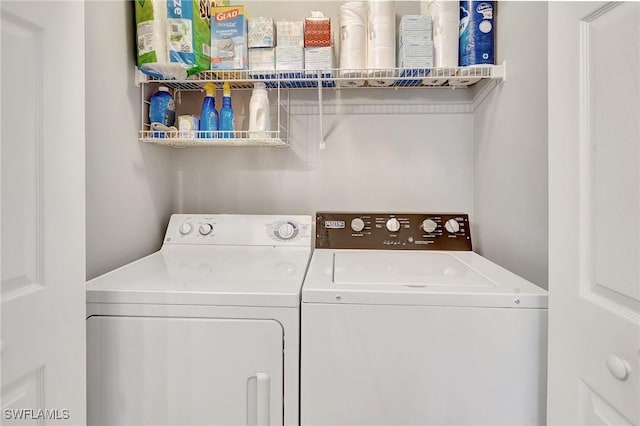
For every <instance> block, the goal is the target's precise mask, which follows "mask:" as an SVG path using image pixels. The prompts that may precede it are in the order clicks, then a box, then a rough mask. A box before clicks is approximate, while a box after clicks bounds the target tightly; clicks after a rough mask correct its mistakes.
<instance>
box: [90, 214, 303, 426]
mask: <svg viewBox="0 0 640 426" xmlns="http://www.w3.org/2000/svg"><path fill="white" fill-rule="evenodd" d="M311 229H312V226H311V217H309V216H258V215H182V214H180V215H173V216H172V217H171V219H170V222H169V225H168V228H167V232H166V236H165V238H164V243H163V246H162V248H161V249H160V250H159V251H158V252H156V253H154V254H151V255H149V256H147V257H145V258H143V259H140V260H138V261H136V262H133V263H131V264H129V265H126V266H123V267H122V268H119V269H117V270H115V271H113V272H110V273H107V274H105V275H103V276H100V277H98V278H95V279H93V280H91V281H90V282H89V283H88V285H87V317H88V318H87V344H88V347H87V371H88V379H87V381H88V423H89V424H90V425H154V426H157V425H205V424H206V425H247V424H254V425H267V424H273V425H276V424H286V425H296V424H298V418H299V416H298V397H299V391H298V386H299V350H300V349H299V316H300V310H299V307H300V288H301V286H302V281H303V278H304V275H305V272H306V270H307V266H308V262H309V257H310V254H311Z"/></svg>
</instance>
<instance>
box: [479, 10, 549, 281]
mask: <svg viewBox="0 0 640 426" xmlns="http://www.w3.org/2000/svg"><path fill="white" fill-rule="evenodd" d="M497 46H498V50H497V54H498V60H499V61H503V60H505V61H507V81H506V83H504V84H503V85H501V86H500V87H499V88H498V89H496V90H494V91H493V92H492V93H491V94H490V95H489V96H488V97H487V98H486V99H485V101H484V102H483V103H482V104H481V106H480V107H479V108H478V109H477V110H476V112H475V115H474V119H473V134H474V137H473V139H474V140H473V146H474V160H473V169H474V173H473V177H474V185H473V193H474V202H473V206H474V208H473V210H474V221H475V225H476V227H475V235H474V236H475V237H476V238H475V241H474V243H475V247H476V249H477V250H478V251H479V252H480V253H481V254H483V255H484V256H486V257H488V258H489V259H491V260H493V261H494V262H496V263H499V264H500V265H502V266H504V267H506V268H508V269H510V270H512V271H513V272H515V273H517V274H519V275H522V276H523V277H524V278H527V279H529V280H531V281H533V282H534V283H536V284H538V285H540V286H543V287H545V288H546V287H547V269H548V268H547V263H548V262H547V253H548V232H547V225H548V213H547V206H548V203H547V196H548V190H547V3H546V2H500V4H499V9H498V43H497Z"/></svg>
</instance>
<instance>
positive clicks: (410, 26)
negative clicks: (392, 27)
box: [398, 15, 433, 36]
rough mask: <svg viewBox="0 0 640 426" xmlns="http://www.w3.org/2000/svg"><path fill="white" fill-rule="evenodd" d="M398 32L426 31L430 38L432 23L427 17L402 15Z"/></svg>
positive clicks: (429, 17)
mask: <svg viewBox="0 0 640 426" xmlns="http://www.w3.org/2000/svg"><path fill="white" fill-rule="evenodd" d="M398 30H399V32H403V31H426V32H428V33H429V36H431V34H432V32H433V23H432V21H431V16H429V15H402V18H400V26H399V27H398Z"/></svg>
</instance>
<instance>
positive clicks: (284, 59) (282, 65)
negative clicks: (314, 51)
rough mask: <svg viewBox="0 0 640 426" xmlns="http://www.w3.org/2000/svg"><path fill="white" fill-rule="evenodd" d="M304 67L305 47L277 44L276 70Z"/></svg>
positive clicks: (300, 68)
mask: <svg viewBox="0 0 640 426" xmlns="http://www.w3.org/2000/svg"><path fill="white" fill-rule="evenodd" d="M302 69H304V47H301V46H300V47H297V46H276V70H278V71H280V70H285V71H289V70H302Z"/></svg>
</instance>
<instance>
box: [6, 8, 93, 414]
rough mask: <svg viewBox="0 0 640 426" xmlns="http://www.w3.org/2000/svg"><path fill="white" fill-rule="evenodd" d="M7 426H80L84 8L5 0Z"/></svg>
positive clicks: (82, 399) (82, 405) (82, 400)
mask: <svg viewBox="0 0 640 426" xmlns="http://www.w3.org/2000/svg"><path fill="white" fill-rule="evenodd" d="M0 8H1V14H0V20H1V22H0V29H1V31H2V37H1V38H2V46H1V49H0V51H1V55H2V61H1V62H2V84H1V92H2V95H1V96H0V98H1V102H2V146H1V150H0V160H1V163H0V164H1V173H0V188H1V204H0V206H1V209H0V210H1V220H0V241H1V244H2V245H1V247H0V248H1V250H0V253H1V256H0V258H1V262H0V276H1V279H2V281H1V284H0V298H1V303H2V321H1V322H2V331H1V333H2V334H1V336H2V350H1V356H2V391H1V394H2V395H1V399H2V409H3V410H4V409H6V410H9V411H3V413H2V420H3V424H21V425H22V424H44V423H46V422H47V421H48V420H51V419H55V421H57V422H59V423H60V424H84V423H85V422H86V416H85V411H86V409H85V404H86V403H85V389H86V388H85V363H84V359H85V357H84V353H85V328H84V327H85V320H84V317H85V314H84V313H85V295H84V292H85V289H84V284H85V256H84V244H85V234H84V211H85V206H84V203H85V194H84V6H83V3H82V2H14V1H2V2H0Z"/></svg>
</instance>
